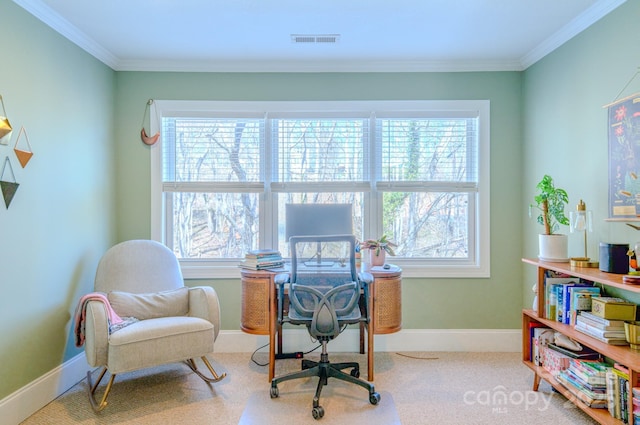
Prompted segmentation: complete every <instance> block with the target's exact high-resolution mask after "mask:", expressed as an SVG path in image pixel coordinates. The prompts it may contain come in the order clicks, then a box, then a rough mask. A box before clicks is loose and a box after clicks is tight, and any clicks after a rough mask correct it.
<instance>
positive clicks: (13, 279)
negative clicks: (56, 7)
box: [0, 1, 115, 399]
mask: <svg viewBox="0 0 640 425" xmlns="http://www.w3.org/2000/svg"><path fill="white" fill-rule="evenodd" d="M0 17H2V18H1V19H0V20H1V21H2V25H0V40H2V41H3V43H2V46H3V47H2V50H3V52H4V53H5V55H3V59H2V65H1V66H0V94H1V95H2V96H3V98H4V103H5V106H6V109H7V114H8V116H9V118H10V120H11V123H12V124H13V126H14V132H13V138H12V139H11V144H10V145H9V146H3V145H0V160H1V161H2V164H4V161H5V158H6V157H9V158H10V160H11V162H12V166H13V171H14V173H15V177H16V180H17V182H18V183H19V184H20V186H19V188H18V191H17V192H16V195H15V197H14V198H13V201H12V203H11V205H10V207H9V209H7V208H5V204H4V201H3V200H0V290H1V291H2V292H1V295H0V335H1V336H2V338H0V399H3V398H4V397H6V396H7V395H9V394H11V393H12V392H14V391H16V390H18V389H19V388H22V387H24V386H25V385H27V384H28V383H30V382H32V381H34V380H35V379H37V378H39V377H41V376H42V375H44V374H45V373H47V372H49V371H50V370H52V369H54V368H56V367H58V366H59V365H60V364H62V363H63V362H64V361H66V360H69V359H70V358H72V357H74V356H76V355H77V354H78V353H79V352H80V351H79V350H78V349H76V348H75V346H74V344H73V342H71V341H72V340H71V338H70V328H71V316H72V315H73V312H74V309H75V305H76V302H77V300H78V298H79V297H80V295H81V294H83V293H86V292H89V291H90V290H91V287H92V282H93V275H94V273H95V267H96V264H97V260H98V259H99V258H100V256H101V255H102V253H103V252H104V250H105V249H106V248H107V247H108V246H110V245H111V243H113V240H114V239H115V220H114V212H115V209H114V193H113V191H114V184H113V181H114V179H113V154H114V152H113V149H112V147H111V146H112V141H113V138H114V134H113V131H112V123H113V106H114V94H115V73H114V72H113V71H112V70H111V69H109V68H108V67H106V66H105V65H104V64H102V63H101V62H99V61H97V60H96V59H94V58H93V57H92V56H90V55H88V54H87V53H85V52H84V51H83V50H81V49H80V48H78V47H77V46H76V45H74V44H72V43H70V42H69V41H68V40H66V39H65V38H63V37H62V36H60V35H58V34H57V33H56V32H55V31H53V30H52V29H50V28H49V27H47V26H45V25H43V24H42V23H41V22H40V21H39V20H37V19H36V18H34V17H33V16H31V15H30V14H28V13H27V12H26V11H24V10H23V9H22V8H20V7H19V6H17V5H15V4H14V3H13V2H11V1H1V2H0ZM21 126H24V128H25V130H26V132H27V135H28V137H29V142H30V144H31V147H32V149H33V152H34V155H33V157H32V159H31V161H30V162H29V163H28V164H27V166H26V167H25V168H24V169H22V168H21V166H20V164H19V162H18V161H17V159H16V157H15V154H14V152H13V144H14V143H15V140H16V138H17V136H18V131H19V130H20V127H21ZM20 140H21V144H20V146H21V147H23V148H25V149H26V144H25V145H23V144H24V143H25V139H24V136H23V137H22V138H21V139H20ZM0 170H1V165H0ZM3 180H5V181H10V180H12V178H11V174H10V173H9V171H8V170H6V171H5V175H4V178H3Z"/></svg>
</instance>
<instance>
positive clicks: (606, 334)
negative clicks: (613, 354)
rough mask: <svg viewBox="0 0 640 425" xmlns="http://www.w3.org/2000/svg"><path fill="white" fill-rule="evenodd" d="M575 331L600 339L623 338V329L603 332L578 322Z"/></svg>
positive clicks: (603, 330)
mask: <svg viewBox="0 0 640 425" xmlns="http://www.w3.org/2000/svg"><path fill="white" fill-rule="evenodd" d="M576 330H579V331H585V333H588V334H589V335H592V336H598V337H600V338H623V339H624V338H625V334H624V328H623V329H622V330H605V329H600V328H598V327H595V326H591V325H589V324H588V323H586V322H583V321H579V322H577V323H576Z"/></svg>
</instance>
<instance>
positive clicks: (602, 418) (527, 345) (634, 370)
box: [522, 258, 640, 425]
mask: <svg viewBox="0 0 640 425" xmlns="http://www.w3.org/2000/svg"><path fill="white" fill-rule="evenodd" d="M522 261H523V262H524V263H527V264H531V265H533V266H536V267H537V268H538V284H537V295H538V304H537V306H538V312H540V313H543V312H544V305H545V300H544V296H545V293H544V278H545V271H547V270H552V271H555V272H560V273H565V274H567V275H570V276H575V277H579V278H582V279H585V280H588V281H592V282H594V283H597V284H599V285H602V287H603V288H604V289H605V290H606V288H619V289H623V290H626V291H631V292H635V293H640V286H639V285H627V284H625V283H623V282H622V277H623V275H620V274H613V273H606V272H603V271H601V270H600V269H598V268H587V267H571V265H570V264H569V263H555V262H548V261H540V260H538V259H530V258H523V259H522ZM538 312H536V311H533V310H523V311H522V361H523V363H524V364H525V365H526V366H527V367H529V368H530V369H531V370H533V372H534V374H535V380H534V388H533V389H534V391H535V390H537V387H538V382H539V380H540V379H544V380H545V381H547V382H548V383H549V384H550V385H551V386H553V387H554V388H555V389H556V390H557V391H558V392H560V393H561V394H563V395H564V396H565V397H567V399H568V400H570V401H571V402H573V403H574V404H575V405H576V406H577V407H579V408H580V409H581V410H583V411H584V412H586V413H587V414H588V415H589V416H591V417H592V418H593V419H595V420H596V421H598V422H599V423H601V424H607V425H609V424H611V425H621V424H623V423H624V422H623V421H621V420H619V419H615V418H613V417H612V416H611V415H610V414H609V411H608V410H607V409H594V408H591V407H589V406H587V405H585V404H584V403H583V402H581V401H580V400H577V399H576V397H575V396H574V395H573V394H571V392H570V391H568V390H567V389H566V388H565V387H564V386H563V385H562V384H560V383H559V382H558V381H557V380H556V379H555V378H554V377H553V376H552V375H551V374H550V373H549V372H548V371H547V370H545V369H544V368H542V367H540V366H536V365H535V364H534V363H533V362H532V361H531V360H532V359H531V340H530V335H529V324H530V323H532V322H537V323H540V324H542V325H544V326H546V327H548V328H551V329H553V330H555V331H557V332H560V333H562V334H564V335H566V336H568V337H569V338H571V339H573V340H575V341H577V342H579V343H580V344H582V345H585V346H587V347H589V348H592V349H593V350H595V351H597V352H599V353H600V354H601V355H602V356H604V357H607V358H609V359H611V360H613V361H615V362H618V363H620V364H623V365H625V366H626V367H628V368H629V382H638V377H639V376H640V351H637V350H633V349H631V348H630V347H629V346H618V345H610V344H607V343H605V342H602V341H599V340H597V339H595V338H592V337H591V336H589V335H586V334H584V333H582V332H580V331H577V330H575V328H574V327H573V326H571V325H565V324H563V323H560V322H557V321H555V320H550V319H547V318H544V317H542V314H539V313H538ZM631 398H632V397H629V399H630V400H629V406H628V408H629V412H633V404H632V400H631ZM629 416H630V417H629V421H628V423H629V424H633V415H632V414H630V415H629Z"/></svg>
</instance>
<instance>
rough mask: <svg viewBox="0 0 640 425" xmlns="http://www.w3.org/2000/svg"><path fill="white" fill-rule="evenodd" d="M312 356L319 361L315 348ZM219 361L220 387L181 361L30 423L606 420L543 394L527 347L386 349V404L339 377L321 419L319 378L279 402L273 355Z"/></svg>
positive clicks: (285, 391)
mask: <svg viewBox="0 0 640 425" xmlns="http://www.w3.org/2000/svg"><path fill="white" fill-rule="evenodd" d="M307 358H310V359H312V360H315V356H314V355H313V354H311V355H309V356H307ZM210 359H211V360H212V364H213V365H214V367H215V368H216V370H217V371H218V372H219V373H221V372H227V374H228V376H227V377H226V378H225V379H224V380H223V381H221V382H219V383H217V384H212V385H208V384H206V383H204V382H203V381H202V380H200V378H198V377H197V376H195V375H194V374H193V373H191V371H190V370H189V369H188V367H187V366H186V365H184V364H179V363H177V364H171V365H165V366H160V367H156V368H153V369H148V370H144V371H138V372H131V373H128V374H123V375H121V376H117V377H116V380H115V383H114V385H113V388H112V390H111V394H110V396H109V399H108V402H109V404H108V406H107V407H106V408H105V410H103V411H102V412H100V413H94V412H93V410H91V407H90V405H89V402H88V400H87V395H86V391H87V383H86V380H83V381H81V382H79V383H78V384H76V385H75V386H73V387H72V388H71V389H69V390H68V391H67V392H66V393H64V394H63V395H61V396H60V397H58V398H57V399H56V400H54V401H53V402H51V403H50V404H48V405H47V406H45V407H44V408H42V409H40V410H39V411H38V412H36V413H35V414H33V415H32V416H31V417H29V418H28V419H27V420H25V421H24V422H22V424H23V425H47V424H55V425H66V424H92V425H102V424H123V425H134V424H136V425H137V424H154V425H155V424H187V425H189V424H194V425H200V424H220V425H270V424H276V423H278V424H282V423H287V424H296V425H305V424H318V425H320V424H322V425H333V424H346V423H349V424H354V425H357V424H360V423H366V424H368V425H396V424H400V423H401V424H402V425H414V424H415V425H418V424H420V425H424V424H443V425H447V424H456V425H457V424H477V425H485V424H486V425H503V424H504V425H506V424H509V425H512V424H545V423H553V424H554V425H565V424H566V425H592V424H595V423H596V422H595V421H593V420H592V419H591V418H589V417H588V416H587V415H586V414H585V413H584V412H582V411H581V410H580V409H578V408H576V407H575V406H574V405H573V404H572V403H570V402H568V401H567V400H566V399H565V398H564V397H563V396H562V395H559V394H558V393H556V392H554V391H552V389H551V387H550V386H549V385H548V384H546V383H545V382H543V383H541V385H540V391H538V392H533V391H531V385H532V381H533V373H532V372H531V371H530V370H529V369H528V368H526V367H525V366H524V365H523V364H522V362H521V360H520V359H521V356H520V354H519V353H444V352H434V353H424V352H406V353H376V354H375V367H376V375H375V381H374V384H375V386H376V391H378V392H379V393H380V394H381V401H380V403H379V404H378V405H376V406H373V405H371V404H369V402H368V393H367V391H366V390H364V389H362V388H360V387H357V386H353V385H351V384H348V383H345V382H341V381H335V380H331V379H330V380H329V385H328V386H326V387H325V388H324V389H323V393H322V397H321V401H320V404H321V405H322V406H323V407H324V409H325V415H324V417H323V418H322V419H319V420H315V419H313V418H312V415H311V407H312V399H313V395H314V393H315V387H316V382H317V381H316V379H317V378H309V379H301V380H297V381H287V382H283V383H281V384H280V385H279V393H280V396H279V397H278V398H277V399H271V398H270V396H269V388H270V383H269V382H268V379H267V375H268V371H267V367H266V366H261V365H259V364H258V363H260V364H264V363H266V362H267V354H266V353H258V354H257V355H256V356H255V360H256V362H254V361H252V359H251V355H250V354H248V353H220V354H214V355H212V356H210ZM330 359H331V360H332V361H347V360H353V359H355V360H356V361H359V362H360V365H361V368H362V375H363V376H364V375H366V356H364V355H359V354H345V353H338V354H335V355H330ZM299 368H300V360H294V359H291V360H278V363H277V364H276V375H279V374H282V373H287V372H290V371H294V370H298V369H299ZM107 379H108V376H105V378H104V380H103V383H101V387H102V388H104V386H105V385H106V381H107ZM98 392H99V393H100V394H101V390H100V389H99V390H98Z"/></svg>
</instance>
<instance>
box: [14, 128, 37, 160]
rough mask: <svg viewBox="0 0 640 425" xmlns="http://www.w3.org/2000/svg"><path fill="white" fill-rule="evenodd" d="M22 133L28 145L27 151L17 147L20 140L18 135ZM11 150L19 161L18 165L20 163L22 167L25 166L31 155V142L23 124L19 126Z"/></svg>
mask: <svg viewBox="0 0 640 425" xmlns="http://www.w3.org/2000/svg"><path fill="white" fill-rule="evenodd" d="M23 133H24V137H25V139H27V146H28V147H29V150H28V151H24V150H20V149H18V142H19V141H20V136H21V135H22V134H23ZM13 151H14V152H15V153H16V156H17V157H18V161H20V165H22V168H24V167H26V166H27V162H29V160H30V159H31V157H32V156H33V152H31V151H32V149H31V143H29V136H28V135H27V132H26V130H25V129H24V126H22V127H20V132H19V133H18V137H17V138H16V145H15V146H14V147H13Z"/></svg>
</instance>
